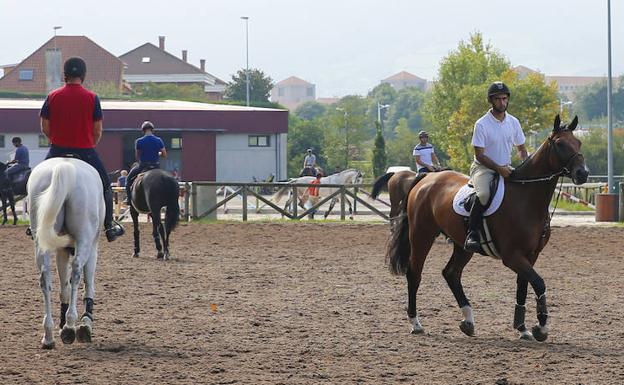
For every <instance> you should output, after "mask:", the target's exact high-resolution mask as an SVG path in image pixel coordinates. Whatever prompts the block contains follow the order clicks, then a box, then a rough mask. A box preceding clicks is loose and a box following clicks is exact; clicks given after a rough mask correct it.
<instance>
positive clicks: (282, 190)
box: [271, 186, 290, 202]
mask: <svg viewBox="0 0 624 385" xmlns="http://www.w3.org/2000/svg"><path fill="white" fill-rule="evenodd" d="M289 191H290V186H284V187H282V188H280V189H279V190H277V192H276V193H275V195H273V198H271V201H273V202H279V200H280V199H282V197H283V196H284V195H286V194H288V192H289Z"/></svg>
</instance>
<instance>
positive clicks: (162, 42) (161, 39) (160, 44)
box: [158, 36, 165, 51]
mask: <svg viewBox="0 0 624 385" xmlns="http://www.w3.org/2000/svg"><path fill="white" fill-rule="evenodd" d="M158 48H160V49H162V50H163V51H164V50H165V37H164V36H158Z"/></svg>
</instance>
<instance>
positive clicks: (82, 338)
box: [76, 325, 91, 343]
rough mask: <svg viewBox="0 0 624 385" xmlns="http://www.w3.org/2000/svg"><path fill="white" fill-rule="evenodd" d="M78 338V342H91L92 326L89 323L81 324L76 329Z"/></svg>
mask: <svg viewBox="0 0 624 385" xmlns="http://www.w3.org/2000/svg"><path fill="white" fill-rule="evenodd" d="M76 339H77V340H78V342H83V343H89V342H91V328H90V327H89V326H87V325H80V327H79V328H78V330H77V331H76Z"/></svg>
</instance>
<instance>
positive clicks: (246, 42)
mask: <svg viewBox="0 0 624 385" xmlns="http://www.w3.org/2000/svg"><path fill="white" fill-rule="evenodd" d="M241 19H243V20H245V53H246V57H247V65H246V67H245V68H246V69H245V78H246V83H247V107H249V16H241Z"/></svg>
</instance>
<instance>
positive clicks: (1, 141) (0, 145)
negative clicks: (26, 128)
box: [0, 135, 4, 148]
mask: <svg viewBox="0 0 624 385" xmlns="http://www.w3.org/2000/svg"><path fill="white" fill-rule="evenodd" d="M0 148H4V135H0Z"/></svg>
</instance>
